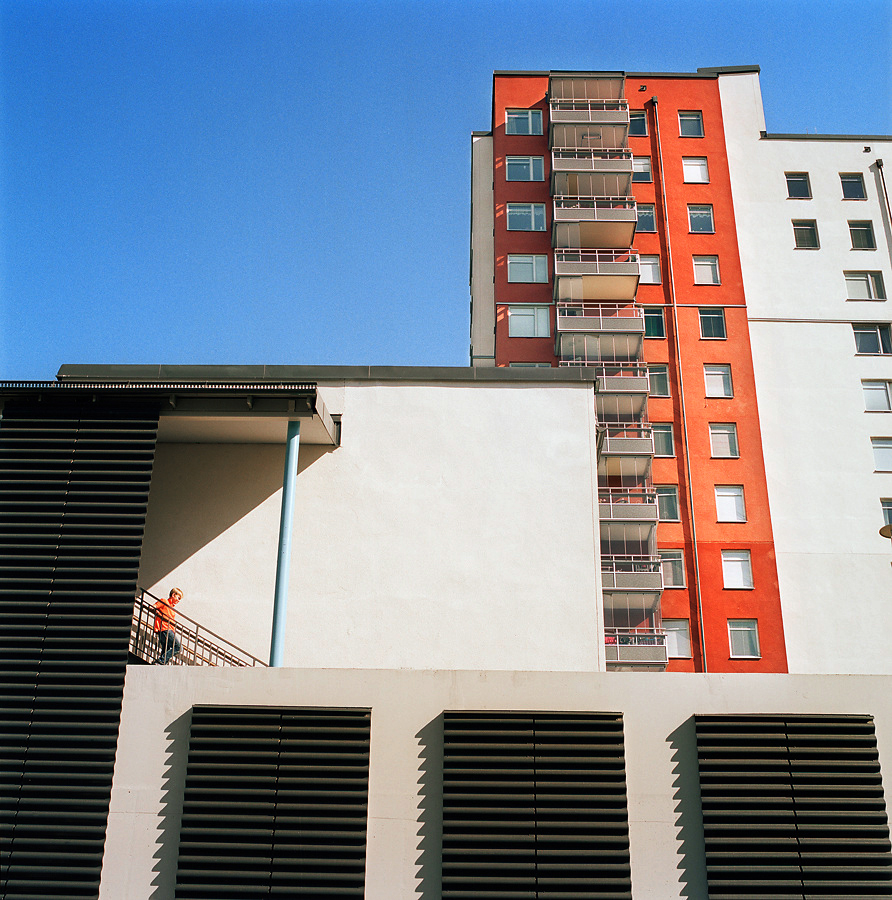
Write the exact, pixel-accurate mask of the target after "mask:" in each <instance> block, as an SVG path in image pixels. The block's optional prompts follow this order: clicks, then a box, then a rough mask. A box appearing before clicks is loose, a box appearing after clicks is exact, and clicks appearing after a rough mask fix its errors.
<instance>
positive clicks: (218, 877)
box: [176, 706, 370, 900]
mask: <svg viewBox="0 0 892 900" xmlns="http://www.w3.org/2000/svg"><path fill="white" fill-rule="evenodd" d="M369 739H370V712H369V710H365V709H315V708H312V709H310V708H307V709H303V708H295V709H289V708H282V707H233V706H196V707H195V708H194V709H193V710H192V729H191V734H190V739H189V759H188V763H187V768H186V789H185V795H184V801H183V817H182V825H181V830H180V850H179V863H178V867H177V891H176V895H177V897H178V898H200V900H229V898H246V897H265V896H267V895H272V896H283V897H300V898H302V900H316V898H325V900H331V898H332V897H345V898H346V897H362V896H363V894H364V890H365V846H366V820H367V809H368V779H369Z"/></svg>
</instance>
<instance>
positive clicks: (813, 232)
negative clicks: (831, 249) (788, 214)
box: [793, 219, 820, 250]
mask: <svg viewBox="0 0 892 900" xmlns="http://www.w3.org/2000/svg"><path fill="white" fill-rule="evenodd" d="M793 243H794V244H795V245H796V249H797V250H817V249H819V246H820V245H819V243H818V223H817V222H816V221H815V220H814V219H793Z"/></svg>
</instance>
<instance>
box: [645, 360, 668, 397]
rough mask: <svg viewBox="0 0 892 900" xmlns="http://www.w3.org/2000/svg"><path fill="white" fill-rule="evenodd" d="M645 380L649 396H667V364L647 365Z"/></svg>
mask: <svg viewBox="0 0 892 900" xmlns="http://www.w3.org/2000/svg"><path fill="white" fill-rule="evenodd" d="M647 380H648V391H649V393H650V396H651V397H668V396H669V366H662V365H657V366H648V367H647Z"/></svg>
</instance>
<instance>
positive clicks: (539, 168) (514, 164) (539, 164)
mask: <svg viewBox="0 0 892 900" xmlns="http://www.w3.org/2000/svg"><path fill="white" fill-rule="evenodd" d="M505 180H506V181H545V159H544V157H542V156H506V157H505Z"/></svg>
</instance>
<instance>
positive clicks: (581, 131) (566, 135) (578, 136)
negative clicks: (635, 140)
mask: <svg viewBox="0 0 892 900" xmlns="http://www.w3.org/2000/svg"><path fill="white" fill-rule="evenodd" d="M628 146H629V127H628V125H626V124H619V125H604V124H598V125H589V124H585V125H580V124H572V125H559V124H555V123H552V125H551V129H550V130H549V132H548V149H549V150H609V149H612V148H616V149H619V150H625V149H626V148H627V147H628Z"/></svg>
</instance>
